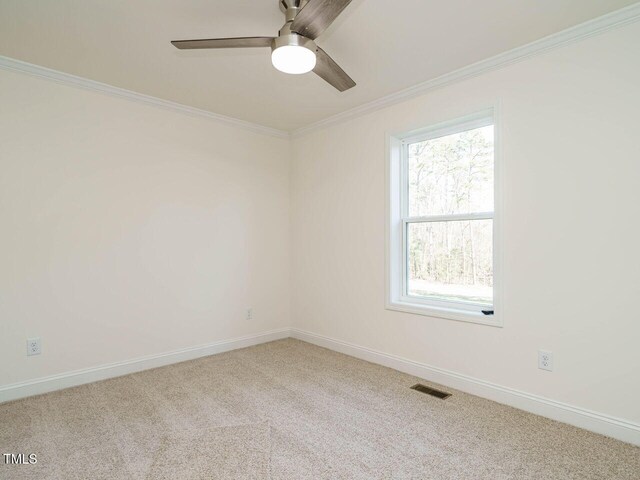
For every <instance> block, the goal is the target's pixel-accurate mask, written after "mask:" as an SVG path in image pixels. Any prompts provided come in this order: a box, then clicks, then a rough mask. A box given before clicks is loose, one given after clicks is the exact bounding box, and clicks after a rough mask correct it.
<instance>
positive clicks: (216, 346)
mask: <svg viewBox="0 0 640 480" xmlns="http://www.w3.org/2000/svg"><path fill="white" fill-rule="evenodd" d="M288 337H293V338H296V339H298V340H302V341H305V342H308V343H312V344H314V345H318V346H320V347H324V348H328V349H330V350H334V351H336V352H340V353H344V354H346V355H351V356H352V357H356V358H360V359H362V360H366V361H369V362H372V363H376V364H378V365H384V366H385V367H389V368H393V369H395V370H398V371H401V372H404V373H408V374H410V375H414V376H416V377H419V378H424V379H425V380H428V381H431V382H434V383H439V384H441V385H445V386H448V387H451V388H455V389H458V390H461V391H463V392H467V393H471V394H473V395H478V396H480V397H483V398H488V399H490V400H494V401H496V402H499V403H503V404H505V405H510V406H512V407H515V408H519V409H521V410H525V411H527V412H531V413H535V414H537V415H542V416H544V417H548V418H551V419H553V420H557V421H560V422H563V423H568V424H570V425H574V426H576V427H579V428H584V429H585V430H590V431H592V432H596V433H600V434H602V435H607V436H609V437H612V438H616V439H618V440H622V441H623V442H628V443H632V444H634V445H640V425H639V424H637V423H633V422H630V421H628V420H623V419H620V418H614V417H611V416H608V415H604V414H601V413H597V412H592V411H589V410H585V409H582V408H579V407H574V406H572V405H568V404H566V403H562V402H557V401H555V400H550V399H548V398H544V397H540V396H538V395H533V394H530V393H526V392H521V391H519V390H515V389H512V388H508V387H503V386H501V385H496V384H493V383H490V382H486V381H484V380H480V379H477V378H473V377H469V376H467V375H463V374H460V373H456V372H452V371H449V370H445V369H442V368H438V367H433V366H431V365H426V364H423V363H419V362H414V361H413V360H408V359H406V358H402V357H398V356H396V355H390V354H387V353H384V352H379V351H376V350H372V349H370V348H366V347H361V346H359V345H354V344H352V343H348V342H343V341H341V340H336V339H333V338H329V337H325V336H323V335H318V334H315V333H311V332H306V331H304V330H299V329H296V328H294V329H290V328H283V329H279V330H272V331H269V332H264V333H259V334H255V335H247V336H244V337H239V338H233V339H229V340H221V341H218V342H214V343H210V344H207V345H201V346H198V347H190V348H184V349H181V350H175V351H173V352H167V353H161V354H158V355H150V356H147V357H141V358H136V359H133V360H127V361H124V362H117V363H111V364H108V365H101V366H98V367H93V368H86V369H83V370H76V371H73V372H67V373H63V374H59V375H52V376H49V377H44V378H38V379H35V380H29V381H27V382H21V383H14V384H11V385H5V386H2V387H0V403H2V402H8V401H11V400H17V399H19V398H24V397H30V396H32V395H39V394H41V393H47V392H52V391H54V390H61V389H63V388H69V387H74V386H77V385H83V384H85V383H91V382H96V381H99V380H106V379H108V378H113V377H119V376H121V375H127V374H129V373H135V372H140V371H142V370H148V369H150V368H157V367H162V366H165V365H170V364H173V363H178V362H184V361H186V360H192V359H194V358H200V357H206V356H208V355H214V354H216V353H222V352H227V351H230V350H236V349H238V348H245V347H251V346H253V345H258V344H261V343H266V342H271V341H274V340H280V339H283V338H288Z"/></svg>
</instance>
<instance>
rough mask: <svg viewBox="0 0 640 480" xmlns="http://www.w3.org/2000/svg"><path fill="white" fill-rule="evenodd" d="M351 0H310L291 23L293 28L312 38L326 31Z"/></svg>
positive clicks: (300, 33)
mask: <svg viewBox="0 0 640 480" xmlns="http://www.w3.org/2000/svg"><path fill="white" fill-rule="evenodd" d="M350 3H351V0H309V3H307V4H306V5H305V6H304V7H302V9H301V10H300V12H299V13H298V15H296V18H295V19H294V20H293V23H292V24H291V30H292V31H293V32H296V33H297V34H299V35H302V36H304V37H307V38H311V39H312V40H313V39H315V38H316V37H318V36H319V35H320V34H321V33H322V32H324V31H325V30H326V29H327V27H328V26H329V25H331V24H332V23H333V21H334V20H335V19H336V18H337V17H338V15H340V13H341V12H342V11H343V10H344V9H345V8H347V5H349V4H350Z"/></svg>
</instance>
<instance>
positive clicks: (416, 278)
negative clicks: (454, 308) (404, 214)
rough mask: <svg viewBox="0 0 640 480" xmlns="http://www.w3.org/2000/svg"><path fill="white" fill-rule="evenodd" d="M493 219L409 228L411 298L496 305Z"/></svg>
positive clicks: (429, 224)
mask: <svg viewBox="0 0 640 480" xmlns="http://www.w3.org/2000/svg"><path fill="white" fill-rule="evenodd" d="M492 257H493V220H464V221H449V222H422V223H409V224H408V225H407V264H408V265H407V272H408V285H407V293H408V295H412V296H418V297H428V298H429V299H432V300H440V301H450V302H451V301H453V302H470V303H475V304H480V305H492V304H493V258H492Z"/></svg>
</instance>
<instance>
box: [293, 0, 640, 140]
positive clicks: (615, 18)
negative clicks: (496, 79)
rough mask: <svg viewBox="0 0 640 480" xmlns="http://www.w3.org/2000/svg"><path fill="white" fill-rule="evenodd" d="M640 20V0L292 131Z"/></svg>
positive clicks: (378, 106) (362, 111)
mask: <svg viewBox="0 0 640 480" xmlns="http://www.w3.org/2000/svg"><path fill="white" fill-rule="evenodd" d="M638 20H640V2H639V3H634V4H633V5H629V6H628V7H625V8H621V9H620V10H616V11H614V12H611V13H608V14H606V15H603V16H601V17H597V18H594V19H592V20H589V21H587V22H584V23H581V24H579V25H576V26H573V27H570V28H568V29H566V30H562V31H560V32H557V33H554V34H552V35H549V36H547V37H544V38H541V39H540V40H536V41H534V42H531V43H528V44H526V45H523V46H521V47H517V48H514V49H513V50H509V51H507V52H504V53H500V54H498V55H495V56H493V57H490V58H487V59H485V60H481V61H479V62H476V63H472V64H470V65H468V66H466V67H462V68H460V69H458V70H454V71H452V72H450V73H446V74H444V75H441V76H439V77H436V78H434V79H431V80H427V81H426V82H422V83H419V84H417V85H414V86H412V87H409V88H406V89H404V90H400V91H398V92H396V93H392V94H391V95H387V96H385V97H382V98H379V99H377V100H373V101H371V102H368V103H365V104H363V105H360V106H358V107H355V108H352V109H349V110H346V111H344V112H341V113H338V114H336V115H332V116H330V117H327V118H325V119H323V120H320V121H318V122H314V123H312V124H310V125H307V126H304V127H301V128H298V129H295V130H293V131H291V137H292V138H297V137H301V136H303V135H306V134H309V133H311V132H313V131H316V130H318V129H321V128H325V127H329V126H331V125H335V124H338V123H342V122H345V121H347V120H351V119H353V118H357V117H361V116H363V115H366V114H368V113H371V112H375V111H376V110H380V109H383V108H385V107H389V106H391V105H395V104H398V103H401V102H404V101H406V100H408V99H410V98H414V97H417V96H420V95H424V94H425V93H427V92H430V91H432V90H435V89H438V88H441V87H444V86H447V85H451V84H454V83H457V82H460V81H463V80H466V79H468V78H472V77H476V76H478V75H481V74H483V73H486V72H489V71H491V70H497V69H499V68H502V67H506V66H508V65H511V64H513V63H516V62H520V61H522V60H525V59H527V58H530V57H533V56H536V55H540V54H543V53H545V52H548V51H550V50H554V49H557V48H560V47H563V46H565V45H568V44H570V43H574V42H577V41H580V40H583V39H586V38H589V37H592V36H594V35H598V34H601V33H604V32H606V31H609V30H612V29H615V28H619V27H621V26H623V25H628V24H630V23H634V22H637V21H638Z"/></svg>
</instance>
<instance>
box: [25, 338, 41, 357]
mask: <svg viewBox="0 0 640 480" xmlns="http://www.w3.org/2000/svg"><path fill="white" fill-rule="evenodd" d="M41 353H42V345H41V343H40V337H36V338H27V355H40V354H41Z"/></svg>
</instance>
